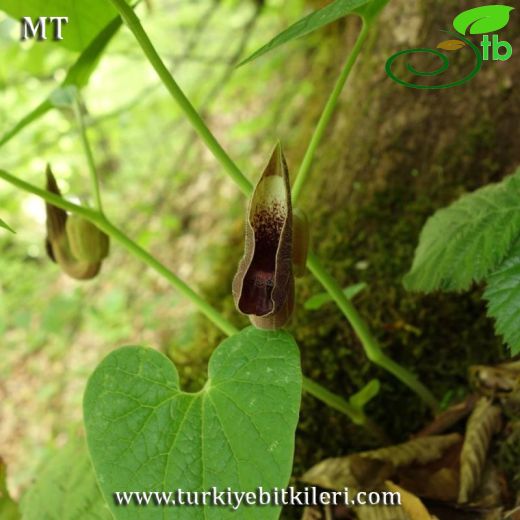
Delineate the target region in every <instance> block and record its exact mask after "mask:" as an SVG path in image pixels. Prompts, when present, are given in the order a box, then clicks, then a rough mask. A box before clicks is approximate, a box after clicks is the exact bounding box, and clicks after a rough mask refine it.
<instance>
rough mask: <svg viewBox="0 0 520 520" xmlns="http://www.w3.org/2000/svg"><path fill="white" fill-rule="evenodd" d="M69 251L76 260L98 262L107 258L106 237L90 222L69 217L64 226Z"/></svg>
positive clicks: (80, 218)
mask: <svg viewBox="0 0 520 520" xmlns="http://www.w3.org/2000/svg"><path fill="white" fill-rule="evenodd" d="M66 230H67V238H68V240H69V246H70V251H71V253H72V254H73V256H74V257H75V258H77V259H78V260H86V261H87V262H99V261H100V260H103V259H104V258H106V257H107V256H108V250H109V240H108V236H107V235H106V234H105V233H103V231H101V230H100V229H99V228H97V227H96V226H95V225H94V224H92V222H89V221H88V220H85V219H84V218H82V217H79V216H77V215H70V216H69V217H68V219H67V224H66Z"/></svg>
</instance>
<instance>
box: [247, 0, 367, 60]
mask: <svg viewBox="0 0 520 520" xmlns="http://www.w3.org/2000/svg"><path fill="white" fill-rule="evenodd" d="M370 1H371V0H335V1H334V2H331V3H330V4H329V5H327V6H325V7H323V8H322V9H319V10H318V11H314V12H312V13H311V14H309V15H308V16H306V17H305V18H302V19H301V20H299V21H298V22H296V23H295V24H293V25H291V26H290V27H289V28H288V29H286V30H285V31H283V32H281V33H280V34H278V36H275V37H274V38H273V39H272V40H271V41H270V42H269V43H267V44H266V45H264V46H263V47H261V48H260V49H258V50H257V51H256V52H254V53H253V54H251V56H249V57H248V58H246V59H245V60H244V61H242V62H241V63H240V65H244V64H245V63H248V62H250V61H253V60H255V59H256V58H258V57H260V56H262V55H264V54H265V53H267V52H269V51H272V50H273V49H276V47H279V46H280V45H283V44H284V43H287V42H290V41H291V40H294V39H296V38H300V37H302V36H305V35H306V34H309V33H311V32H314V31H316V30H317V29H321V28H322V27H325V26H326V25H328V24H330V23H332V22H335V21H336V20H339V19H340V18H343V17H344V16H346V15H348V14H351V13H355V12H356V10H357V9H358V8H360V7H361V6H363V5H365V4H368V3H369V2H370Z"/></svg>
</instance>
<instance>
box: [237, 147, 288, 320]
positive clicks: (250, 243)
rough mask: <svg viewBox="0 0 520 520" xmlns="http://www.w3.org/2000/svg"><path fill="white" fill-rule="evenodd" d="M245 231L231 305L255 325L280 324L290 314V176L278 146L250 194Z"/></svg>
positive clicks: (280, 148)
mask: <svg viewBox="0 0 520 520" xmlns="http://www.w3.org/2000/svg"><path fill="white" fill-rule="evenodd" d="M245 235H246V236H245V250H244V256H243V258H242V259H241V261H240V263H239V266H238V271H237V274H236V275H235V278H234V280H233V296H234V299H235V304H236V306H237V309H238V310H239V311H240V312H241V313H243V314H246V315H248V316H249V318H250V320H251V322H252V323H253V325H255V326H256V327H258V328H262V329H278V328H281V327H283V326H284V325H285V324H286V323H287V322H288V321H289V318H290V317H291V315H292V313H293V309H294V276H293V268H292V262H293V259H292V255H293V228H292V208H291V193H290V184H289V174H288V171H287V164H286V162H285V158H284V155H283V152H282V147H281V145H280V144H278V145H277V146H276V147H275V149H274V151H273V153H272V155H271V158H270V159H269V162H268V164H267V166H266V167H265V169H264V171H263V173H262V176H261V178H260V180H259V182H258V184H257V185H256V188H255V190H254V192H253V196H252V198H251V202H250V204H249V208H248V212H247V218H246V232H245Z"/></svg>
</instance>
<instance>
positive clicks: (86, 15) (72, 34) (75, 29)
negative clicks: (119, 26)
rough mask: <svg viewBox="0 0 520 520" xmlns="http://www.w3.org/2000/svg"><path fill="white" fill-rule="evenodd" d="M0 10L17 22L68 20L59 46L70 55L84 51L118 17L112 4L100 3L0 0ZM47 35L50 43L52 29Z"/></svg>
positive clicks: (94, 0) (88, 0)
mask: <svg viewBox="0 0 520 520" xmlns="http://www.w3.org/2000/svg"><path fill="white" fill-rule="evenodd" d="M0 9H1V10H2V11H5V12H6V13H7V14H8V15H9V16H11V17H13V18H15V19H16V20H20V19H21V18H22V17H24V16H30V17H31V18H33V20H35V19H36V18H38V17H40V16H46V17H52V16H68V17H69V22H68V23H67V24H65V25H64V26H63V40H61V41H60V42H59V45H62V46H64V47H66V48H67V49H71V50H73V51H82V50H83V49H85V48H86V47H87V46H88V45H89V44H90V43H91V42H92V40H93V39H94V38H95V37H96V35H97V34H98V33H99V31H100V30H101V29H102V28H103V27H105V25H107V23H108V22H109V21H110V20H112V19H113V18H114V17H115V16H116V14H117V11H116V10H115V9H114V7H112V4H111V3H110V2H108V1H103V0H0ZM47 33H48V38H49V39H50V38H51V35H52V26H49V27H48V29H47Z"/></svg>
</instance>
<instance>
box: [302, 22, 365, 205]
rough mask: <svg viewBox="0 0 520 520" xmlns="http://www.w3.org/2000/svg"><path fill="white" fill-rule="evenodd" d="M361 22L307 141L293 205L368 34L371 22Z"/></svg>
mask: <svg viewBox="0 0 520 520" xmlns="http://www.w3.org/2000/svg"><path fill="white" fill-rule="evenodd" d="M362 24H363V25H362V27H361V32H360V33H359V36H358V38H357V40H356V43H355V44H354V47H353V48H352V50H351V51H350V54H349V55H348V57H347V60H346V62H345V65H344V67H343V69H342V71H341V73H340V75H339V77H338V79H337V81H336V84H335V85H334V88H333V89H332V92H331V94H330V96H329V99H328V101H327V103H326V105H325V107H324V108H323V112H322V113H321V116H320V119H319V121H318V124H317V125H316V128H315V130H314V133H313V135H312V138H311V140H310V142H309V146H308V147H307V150H306V152H305V155H304V157H303V160H302V163H301V165H300V169H299V170H298V175H297V176H296V180H295V182H294V186H293V188H292V202H293V205H296V203H297V202H298V199H299V197H300V195H301V192H302V189H303V186H304V185H305V183H306V181H307V179H308V177H309V174H310V172H311V168H312V163H313V161H314V157H315V156H316V151H317V149H318V146H319V144H320V142H321V140H322V139H323V136H324V135H325V131H326V130H327V127H328V125H329V123H330V121H331V119H332V116H333V115H334V111H335V109H336V106H337V104H338V100H339V96H340V94H341V92H342V91H343V88H344V87H345V83H346V82H347V80H348V78H349V76H350V72H351V71H352V68H353V67H354V65H355V63H356V61H357V59H358V57H359V54H360V53H361V49H362V48H363V44H364V43H365V41H366V39H367V36H368V34H369V31H370V27H371V24H370V23H367V22H365V20H364V18H362Z"/></svg>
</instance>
